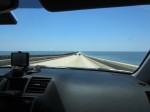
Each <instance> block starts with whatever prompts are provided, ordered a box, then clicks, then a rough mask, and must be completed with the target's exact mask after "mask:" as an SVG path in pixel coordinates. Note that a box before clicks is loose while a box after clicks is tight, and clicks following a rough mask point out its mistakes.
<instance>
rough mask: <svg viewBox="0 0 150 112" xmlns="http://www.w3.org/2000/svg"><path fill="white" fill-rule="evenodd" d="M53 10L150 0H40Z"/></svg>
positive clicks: (45, 6)
mask: <svg viewBox="0 0 150 112" xmlns="http://www.w3.org/2000/svg"><path fill="white" fill-rule="evenodd" d="M40 2H41V4H42V5H43V7H44V8H45V9H46V10H48V11H51V12H57V11H70V10H81V9H94V8H107V7H122V6H132V5H145V4H150V0H40Z"/></svg>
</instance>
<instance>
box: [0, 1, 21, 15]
mask: <svg viewBox="0 0 150 112" xmlns="http://www.w3.org/2000/svg"><path fill="white" fill-rule="evenodd" d="M18 5H19V0H0V13H7V12H10V11H12V10H14V9H16V8H17V7H18Z"/></svg>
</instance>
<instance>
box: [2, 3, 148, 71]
mask: <svg viewBox="0 0 150 112" xmlns="http://www.w3.org/2000/svg"><path fill="white" fill-rule="evenodd" d="M149 12H150V6H149V5H145V6H131V7H122V8H108V9H105V8H104V9H94V10H81V11H69V12H58V13H50V12H47V11H45V10H44V9H37V10H35V9H34V10H33V9H17V10H15V11H14V14H15V15H16V17H17V18H18V24H17V25H14V26H9V25H8V26H0V27H2V28H1V31H0V32H3V33H1V45H0V66H10V54H11V51H13V52H14V51H26V52H29V53H30V65H31V66H36V65H40V66H48V67H74V68H90V69H99V68H100V69H107V70H120V71H130V72H134V71H135V70H136V69H137V68H138V67H139V65H140V64H141V62H142V60H143V59H144V57H145V56H146V54H147V52H148V50H149V49H150V45H149V42H150V38H149V35H150V32H149V29H150V19H149V18H150V14H149ZM41 15H42V16H41ZM31 18H32V19H31ZM39 21H40V22H39ZM8 32H9V33H8ZM12 38H13V39H12Z"/></svg>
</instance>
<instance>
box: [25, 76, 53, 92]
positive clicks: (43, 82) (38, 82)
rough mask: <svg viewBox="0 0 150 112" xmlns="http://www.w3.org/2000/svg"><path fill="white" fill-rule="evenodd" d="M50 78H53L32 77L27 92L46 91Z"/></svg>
mask: <svg viewBox="0 0 150 112" xmlns="http://www.w3.org/2000/svg"><path fill="white" fill-rule="evenodd" d="M50 80H51V78H43V77H32V78H31V80H30V82H29V84H28V86H27V89H26V93H44V91H45V89H46V87H47V85H48V83H49V82H50Z"/></svg>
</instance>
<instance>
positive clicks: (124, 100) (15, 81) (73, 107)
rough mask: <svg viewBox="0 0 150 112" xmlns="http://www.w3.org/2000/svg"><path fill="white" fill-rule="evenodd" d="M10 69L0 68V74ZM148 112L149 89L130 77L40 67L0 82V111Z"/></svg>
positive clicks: (149, 103) (118, 74) (92, 71)
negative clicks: (36, 70) (31, 72)
mask: <svg viewBox="0 0 150 112" xmlns="http://www.w3.org/2000/svg"><path fill="white" fill-rule="evenodd" d="M9 70H10V68H9V67H8V68H1V70H0V75H3V74H4V73H6V72H7V71H9ZM11 111H14V112H150V86H149V85H148V84H146V83H144V82H142V81H140V80H138V79H136V78H135V77H133V76H130V75H127V74H124V73H115V72H114V73H113V72H105V71H94V70H80V69H79V70H77V69H64V68H41V71H40V72H38V73H33V74H30V75H25V76H23V77H10V78H7V79H6V78H4V79H2V76H1V81H0V112H11Z"/></svg>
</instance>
